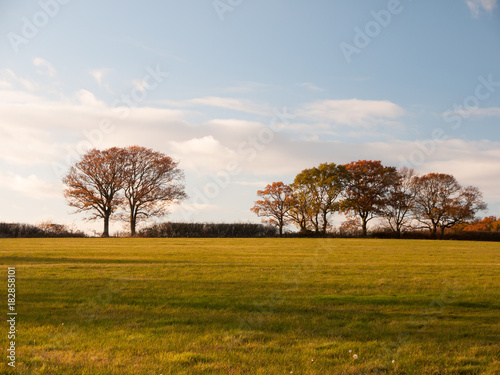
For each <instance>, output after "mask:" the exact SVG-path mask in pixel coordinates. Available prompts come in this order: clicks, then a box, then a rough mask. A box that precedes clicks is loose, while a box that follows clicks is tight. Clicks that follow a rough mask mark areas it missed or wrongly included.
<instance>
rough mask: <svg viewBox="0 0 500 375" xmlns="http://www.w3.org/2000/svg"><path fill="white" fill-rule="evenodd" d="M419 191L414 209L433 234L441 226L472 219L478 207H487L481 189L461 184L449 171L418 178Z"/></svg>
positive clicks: (434, 236) (450, 225)
mask: <svg viewBox="0 0 500 375" xmlns="http://www.w3.org/2000/svg"><path fill="white" fill-rule="evenodd" d="M415 186H416V189H417V191H418V194H417V195H416V197H415V205H414V207H413V212H414V214H415V217H416V218H417V220H419V221H420V222H421V223H422V224H424V225H425V227H427V228H429V229H430V231H431V234H432V237H433V238H437V230H438V228H440V229H441V238H443V237H444V232H445V230H446V229H447V228H452V227H454V226H456V225H458V224H460V223H464V222H466V221H468V220H472V219H474V217H475V214H476V213H477V212H478V211H481V210H485V209H486V204H485V203H484V202H483V199H482V193H481V192H480V191H479V190H478V188H476V187H474V186H467V187H462V186H461V185H460V184H459V183H458V182H457V180H456V179H455V177H453V176H452V175H449V174H442V173H429V174H426V175H425V176H421V177H416V178H415Z"/></svg>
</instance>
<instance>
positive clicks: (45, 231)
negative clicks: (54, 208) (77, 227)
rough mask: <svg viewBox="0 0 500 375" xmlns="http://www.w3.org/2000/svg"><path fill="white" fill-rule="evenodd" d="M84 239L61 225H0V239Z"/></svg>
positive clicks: (81, 234)
mask: <svg viewBox="0 0 500 375" xmlns="http://www.w3.org/2000/svg"><path fill="white" fill-rule="evenodd" d="M68 237H85V234H84V233H83V232H80V231H74V230H71V229H69V228H67V227H66V226H65V225H61V224H50V225H47V224H41V225H39V226H36V225H31V224H21V223H0V238H68Z"/></svg>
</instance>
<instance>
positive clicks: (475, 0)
mask: <svg viewBox="0 0 500 375" xmlns="http://www.w3.org/2000/svg"><path fill="white" fill-rule="evenodd" d="M467 5H468V6H469V9H470V11H471V13H472V16H473V17H475V18H477V17H479V14H480V12H481V11H482V10H483V11H485V12H487V13H492V12H493V9H495V8H496V6H497V0H467Z"/></svg>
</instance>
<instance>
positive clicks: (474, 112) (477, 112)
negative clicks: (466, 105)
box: [443, 107, 500, 118]
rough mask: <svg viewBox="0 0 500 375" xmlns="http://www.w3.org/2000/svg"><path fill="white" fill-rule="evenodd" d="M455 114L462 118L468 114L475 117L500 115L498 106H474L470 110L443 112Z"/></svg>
mask: <svg viewBox="0 0 500 375" xmlns="http://www.w3.org/2000/svg"><path fill="white" fill-rule="evenodd" d="M449 114H456V115H459V116H461V117H463V118H467V117H469V116H477V117H500V107H489V108H474V109H470V110H464V109H462V110H459V111H454V112H445V113H443V115H449Z"/></svg>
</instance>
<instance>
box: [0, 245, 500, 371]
mask: <svg viewBox="0 0 500 375" xmlns="http://www.w3.org/2000/svg"><path fill="white" fill-rule="evenodd" d="M0 262H1V264H2V267H1V271H0V272H2V273H3V276H2V280H4V283H2V285H3V287H2V288H1V290H0V295H1V298H2V299H1V301H2V302H0V303H1V304H2V306H3V307H2V311H4V319H5V320H6V319H7V318H6V316H7V315H6V313H7V284H6V281H7V267H8V266H15V267H16V273H17V281H16V288H17V289H16V291H17V293H16V307H17V312H18V316H17V330H18V332H17V338H16V356H17V358H16V360H17V363H16V365H17V366H16V368H15V369H14V370H11V369H10V368H9V366H8V365H7V362H8V359H7V358H6V356H5V353H6V352H7V348H8V346H7V345H8V343H7V341H8V340H7V332H8V324H7V323H6V322H5V323H4V324H3V325H2V326H1V327H3V328H0V329H3V330H4V332H5V333H4V334H2V333H1V332H0V336H1V337H2V340H1V341H0V342H1V343H2V349H3V352H4V355H2V360H1V364H0V373H1V374H11V373H12V374H51V375H54V374H61V375H62V374H64V375H68V374H92V375H100V374H102V375H109V374H116V375H123V374H156V375H158V374H163V375H166V374H271V375H272V374H291V373H293V374H386V373H387V374H500V358H499V357H500V345H499V342H500V280H499V264H500V243H473V242H453V241H404V240H401V241H398V240H357V239H352V240H347V239H345V240H344V239H329V240H321V239H283V240H280V239H165V240H160V239H107V240H105V239H69V240H68V239H60V240H50V239H47V240H45V239H43V240H0ZM355 355H357V359H355V358H354V356H355Z"/></svg>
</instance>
